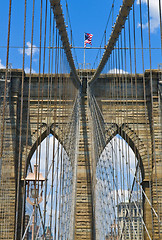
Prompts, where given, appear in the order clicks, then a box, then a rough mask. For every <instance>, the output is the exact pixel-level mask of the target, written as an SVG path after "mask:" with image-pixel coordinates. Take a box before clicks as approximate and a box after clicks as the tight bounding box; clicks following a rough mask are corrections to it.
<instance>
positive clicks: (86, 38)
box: [84, 33, 93, 47]
mask: <svg viewBox="0 0 162 240" xmlns="http://www.w3.org/2000/svg"><path fill="white" fill-rule="evenodd" d="M92 37H93V34H91V33H85V34H84V47H86V43H89V44H91V45H92V43H91V40H92Z"/></svg>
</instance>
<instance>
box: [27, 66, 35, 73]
mask: <svg viewBox="0 0 162 240" xmlns="http://www.w3.org/2000/svg"><path fill="white" fill-rule="evenodd" d="M25 73H30V68H28V67H26V68H25ZM31 73H36V71H35V70H34V69H32V70H31Z"/></svg>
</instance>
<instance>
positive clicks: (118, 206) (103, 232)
mask: <svg viewBox="0 0 162 240" xmlns="http://www.w3.org/2000/svg"><path fill="white" fill-rule="evenodd" d="M121 132H122V131H120V133H121ZM125 136H126V134H125ZM125 139H127V140H128V137H125ZM125 139H124V138H123V137H122V136H121V135H119V134H118V133H117V130H116V131H114V133H113V134H112V135H111V136H110V137H109V139H108V141H107V144H106V146H105V148H104V150H103V151H102V153H101V155H100V158H99V160H98V162H97V166H96V217H97V216H98V218H97V220H96V225H97V228H98V231H97V234H98V238H100V239H112V238H113V239H116V238H118V237H119V238H120V239H125V238H127V237H128V236H129V239H143V226H142V216H143V196H142V189H141V187H140V184H141V183H142V180H143V175H142V169H141V163H140V161H141V159H137V156H139V153H136V154H135V152H134V151H133V150H134V149H132V148H131V146H130V144H128V143H130V142H129V141H128V142H127V141H126V140H125ZM131 143H132V142H131ZM99 229H100V230H99Z"/></svg>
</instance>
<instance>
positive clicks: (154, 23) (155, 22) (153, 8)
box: [137, 0, 162, 33]
mask: <svg viewBox="0 0 162 240" xmlns="http://www.w3.org/2000/svg"><path fill="white" fill-rule="evenodd" d="M141 3H143V4H146V5H147V0H141ZM149 3H150V6H149V7H150V27H151V32H152V33H154V32H156V30H157V28H158V27H159V25H160V17H159V0H150V1H149ZM137 4H139V0H137ZM161 9H162V5H161ZM140 26H141V24H140V23H138V26H137V27H140ZM142 27H143V28H148V22H146V23H144V24H142Z"/></svg>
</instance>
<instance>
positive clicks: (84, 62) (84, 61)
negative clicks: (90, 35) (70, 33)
mask: <svg viewBox="0 0 162 240" xmlns="http://www.w3.org/2000/svg"><path fill="white" fill-rule="evenodd" d="M84 41H85V33H84ZM84 70H85V45H84Z"/></svg>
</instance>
